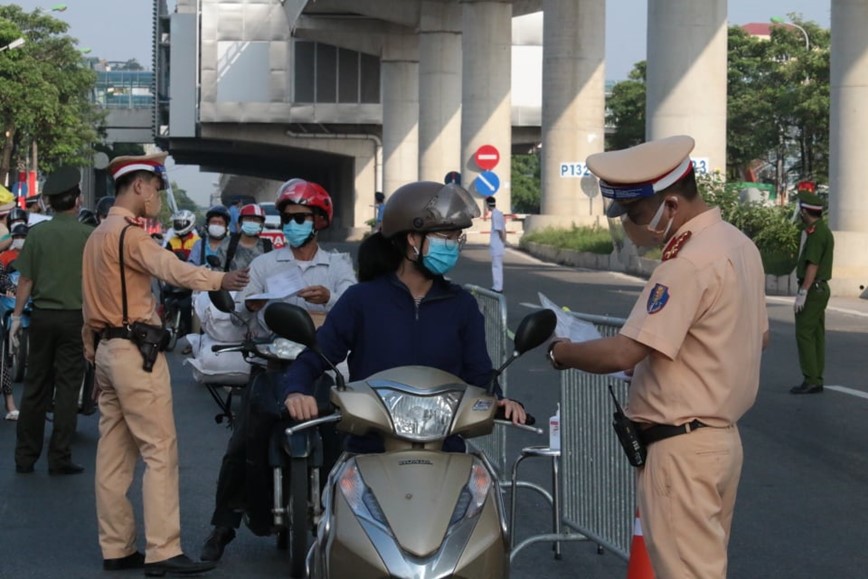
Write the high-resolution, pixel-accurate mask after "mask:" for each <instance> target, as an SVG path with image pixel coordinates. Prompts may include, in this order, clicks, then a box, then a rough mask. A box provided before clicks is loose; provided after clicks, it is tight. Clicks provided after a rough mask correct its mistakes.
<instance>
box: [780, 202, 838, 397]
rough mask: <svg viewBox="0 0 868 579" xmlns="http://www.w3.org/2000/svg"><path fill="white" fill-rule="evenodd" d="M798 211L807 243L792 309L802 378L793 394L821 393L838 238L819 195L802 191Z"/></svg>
mask: <svg viewBox="0 0 868 579" xmlns="http://www.w3.org/2000/svg"><path fill="white" fill-rule="evenodd" d="M799 213H800V215H801V218H802V221H803V222H804V224H805V242H804V244H803V245H802V250H801V252H800V253H799V262H798V265H797V266H796V278H797V279H798V281H799V291H798V294H796V301H795V304H794V306H793V309H794V310H795V312H796V345H797V346H798V348H799V365H800V366H801V367H802V376H803V379H802V383H801V384H799V385H798V386H793V387H792V388H791V389H790V393H791V394H819V393H820V392H822V391H823V368H824V366H825V362H826V306H827V305H828V303H829V279H831V277H832V253H833V250H834V248H835V238H834V237H833V236H832V231H831V230H830V229H829V225H828V224H827V223H826V222H825V221H824V220H823V200H822V199H821V198H820V197H819V196H818V195H816V194H815V193H812V192H809V191H802V192H800V193H799Z"/></svg>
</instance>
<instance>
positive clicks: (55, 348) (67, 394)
mask: <svg viewBox="0 0 868 579" xmlns="http://www.w3.org/2000/svg"><path fill="white" fill-rule="evenodd" d="M80 180H81V173H80V171H79V170H78V169H77V168H75V167H62V168H60V169H58V170H57V171H55V172H54V173H52V174H51V175H50V176H49V177H48V180H47V181H46V182H45V187H44V188H43V190H42V194H43V195H44V196H45V197H46V198H47V199H48V202H49V204H50V205H51V208H52V209H53V210H54V216H53V218H52V219H51V220H50V221H45V222H43V223H40V224H38V225H36V226H34V227H32V228H31V229H30V232H29V233H28V235H27V243H26V244H25V245H24V248H23V249H22V250H21V254H20V255H19V256H18V259H17V260H16V261H15V264H16V267H17V268H18V271H19V272H20V274H21V277H20V279H19V282H18V291H17V293H16V296H15V310H14V312H13V314H12V325H11V327H10V332H9V333H10V336H12V338H11V344H12V347H13V348H15V347H17V340H18V338H19V329H20V326H21V314H22V312H23V311H24V306H25V304H26V303H27V300H28V299H31V298H32V300H33V312H32V313H31V315H30V344H29V345H30V353H29V355H28V356H29V360H28V362H27V372H26V374H25V377H24V394H23V396H22V398H21V408H20V414H19V415H18V430H17V435H18V436H17V441H16V445H15V470H16V472H18V473H20V474H27V473H32V472H33V466H34V463H36V461H37V460H38V459H39V456H40V454H41V453H42V446H43V439H44V432H45V414H46V412H47V411H48V408H49V406H51V402H52V400H54V427H53V430H52V433H51V440H50V441H49V443H48V473H49V474H52V475H67V474H78V473H80V472H82V471H83V470H84V468H83V467H81V466H79V465H77V464H75V463H74V462H72V449H71V444H72V437H73V435H74V434H75V427H76V418H77V413H78V391H79V388H80V387H81V380H82V376H83V375H84V370H85V366H84V364H85V361H84V347H83V344H82V333H81V332H82V326H83V325H84V322H83V319H82V315H81V302H82V300H81V259H82V257H81V256H82V255H83V254H84V245H85V242H87V238H88V235H90V233H91V231H93V228H92V227H88V226H87V225H85V224H83V223H79V221H78V218H77V217H78V211H79V209H80V208H81V189H80V187H79V181H80Z"/></svg>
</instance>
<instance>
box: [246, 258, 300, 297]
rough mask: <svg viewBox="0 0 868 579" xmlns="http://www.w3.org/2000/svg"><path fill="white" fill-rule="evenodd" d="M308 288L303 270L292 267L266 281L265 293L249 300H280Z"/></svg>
mask: <svg viewBox="0 0 868 579" xmlns="http://www.w3.org/2000/svg"><path fill="white" fill-rule="evenodd" d="M306 287H307V283H305V281H304V278H302V277H301V269H299V267H298V266H292V267H290V268H288V269H287V270H285V271H282V272H280V273H278V274H275V275H272V276H271V277H268V278H266V280H265V292H264V293H259V294H253V295H249V296H247V298H246V299H248V300H280V299H283V298H286V297H289V296H292V295H295V294H297V293H298V292H300V291H301V290H303V289H304V288H306Z"/></svg>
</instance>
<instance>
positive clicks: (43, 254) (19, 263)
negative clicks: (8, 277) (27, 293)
mask: <svg viewBox="0 0 868 579" xmlns="http://www.w3.org/2000/svg"><path fill="white" fill-rule="evenodd" d="M91 231H93V227H89V226H87V225H85V224H83V223H79V222H78V219H77V217H76V216H75V215H67V214H65V213H61V214H58V215H55V216H54V217H52V218H51V220H50V221H43V222H41V223H39V224H38V225H34V226H33V227H32V228H31V229H30V231H28V232H27V241H25V242H24V247H23V248H21V254H20V255H19V256H18V258H17V259H16V260H15V266H16V267H17V268H18V271H20V272H21V275H23V276H24V277H27V278H29V279H30V280H32V281H33V291H32V292H31V298H32V299H33V305H34V306H35V307H37V308H39V309H45V310H80V309H81V259H82V255H84V244H85V243H86V242H87V236H88V235H90V233H91Z"/></svg>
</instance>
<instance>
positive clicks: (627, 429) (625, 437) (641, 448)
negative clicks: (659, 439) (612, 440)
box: [609, 383, 648, 466]
mask: <svg viewBox="0 0 868 579" xmlns="http://www.w3.org/2000/svg"><path fill="white" fill-rule="evenodd" d="M609 394H611V395H612V402H614V403H615V412H614V414H612V428H614V429H615V434H616V435H617V436H618V441H619V442H620V443H621V447H622V448H623V449H624V453H625V454H626V455H627V460H628V461H629V462H630V465H632V466H643V465H644V464H645V457H646V456H647V455H648V449H647V448H645V444H644V443H643V442H642V439H641V437H640V436H639V432H638V431H637V430H636V425H635V424H634V423H633V421H632V420H630V419H629V418H627V415H625V414H624V410H623V409H622V408H621V405H620V404H618V399H617V398H616V397H615V391H614V390H612V384H611V383H610V384H609Z"/></svg>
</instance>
